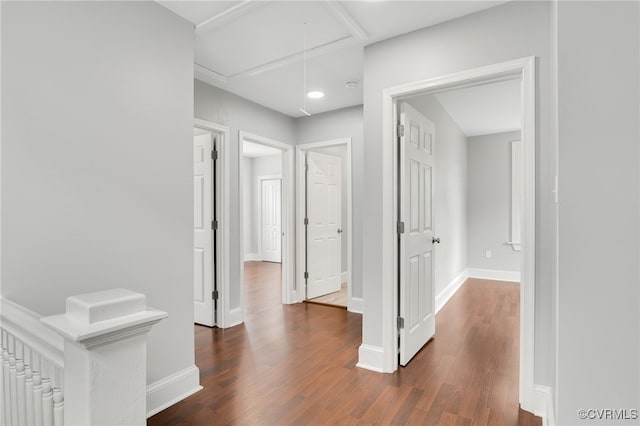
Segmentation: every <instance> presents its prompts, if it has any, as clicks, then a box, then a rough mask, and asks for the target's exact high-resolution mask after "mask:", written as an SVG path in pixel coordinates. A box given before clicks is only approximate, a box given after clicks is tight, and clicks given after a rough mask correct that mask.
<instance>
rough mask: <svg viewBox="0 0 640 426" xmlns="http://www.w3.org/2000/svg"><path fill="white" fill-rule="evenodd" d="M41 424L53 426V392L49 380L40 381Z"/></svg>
mask: <svg viewBox="0 0 640 426" xmlns="http://www.w3.org/2000/svg"><path fill="white" fill-rule="evenodd" d="M42 424H43V425H44V426H53V391H52V390H51V382H50V381H49V378H43V379H42Z"/></svg>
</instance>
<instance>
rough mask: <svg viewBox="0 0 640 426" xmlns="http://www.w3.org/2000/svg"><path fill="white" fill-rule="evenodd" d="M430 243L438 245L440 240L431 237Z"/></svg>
mask: <svg viewBox="0 0 640 426" xmlns="http://www.w3.org/2000/svg"><path fill="white" fill-rule="evenodd" d="M431 242H432V243H433V244H440V238H436V237H433V238H431Z"/></svg>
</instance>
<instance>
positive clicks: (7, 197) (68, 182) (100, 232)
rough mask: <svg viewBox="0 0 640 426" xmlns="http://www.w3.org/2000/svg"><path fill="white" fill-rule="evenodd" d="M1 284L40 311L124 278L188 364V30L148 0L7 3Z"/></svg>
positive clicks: (158, 341)
mask: <svg viewBox="0 0 640 426" xmlns="http://www.w3.org/2000/svg"><path fill="white" fill-rule="evenodd" d="M2 104H3V108H2V231H3V232H2V246H3V252H2V296H3V297H7V298H9V299H12V300H14V301H15V302H17V303H19V304H21V305H23V306H25V307H27V308H29V309H31V310H33V311H35V312H38V313H39V314H42V315H51V314H57V313H62V312H64V310H65V298H66V297H67V296H71V295H74V294H80V293H86V292H93V291H98V290H104V289H108V288H114V287H125V288H128V289H131V290H134V291H138V292H141V293H144V294H146V295H147V300H148V303H149V305H151V306H153V307H156V308H158V309H161V310H164V311H167V312H168V313H169V318H168V319H166V320H164V321H162V322H161V323H160V324H158V325H156V326H154V328H153V329H152V330H151V332H150V333H149V338H148V342H149V343H148V380H149V382H155V381H157V380H159V379H162V378H165V377H167V376H168V375H170V374H173V373H176V372H178V371H180V370H183V369H185V368H188V367H190V366H193V363H194V350H193V348H194V336H193V28H192V25H191V24H190V23H188V22H187V21H184V20H183V19H181V18H179V17H177V16H176V15H174V14H173V13H171V12H170V11H168V10H167V9H165V8H163V7H161V6H159V5H157V4H155V3H152V2H145V3H143V2H114V3H112V2H38V3H35V2H34V3H31V2H3V3H2Z"/></svg>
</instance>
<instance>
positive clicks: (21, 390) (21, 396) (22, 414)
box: [16, 359, 27, 425]
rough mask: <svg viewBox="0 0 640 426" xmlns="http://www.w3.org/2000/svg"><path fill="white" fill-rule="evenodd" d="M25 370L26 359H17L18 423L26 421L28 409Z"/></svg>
mask: <svg viewBox="0 0 640 426" xmlns="http://www.w3.org/2000/svg"><path fill="white" fill-rule="evenodd" d="M24 385H25V372H24V361H22V359H16V401H17V402H16V407H17V410H18V423H17V424H18V425H24V424H25V423H26V418H27V411H26V409H27V408H26V401H25V386H24Z"/></svg>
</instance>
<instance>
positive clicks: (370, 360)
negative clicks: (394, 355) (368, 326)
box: [356, 343, 385, 373]
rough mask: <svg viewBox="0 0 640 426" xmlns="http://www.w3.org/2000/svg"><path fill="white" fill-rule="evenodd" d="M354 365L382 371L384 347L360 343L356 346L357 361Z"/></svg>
mask: <svg viewBox="0 0 640 426" xmlns="http://www.w3.org/2000/svg"><path fill="white" fill-rule="evenodd" d="M356 367H360V368H364V369H366V370H371V371H376V372H378V373H384V372H385V371H384V370H385V369H384V348H381V347H380V346H372V345H366V344H364V343H363V344H361V345H360V347H359V348H358V363H357V364H356Z"/></svg>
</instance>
